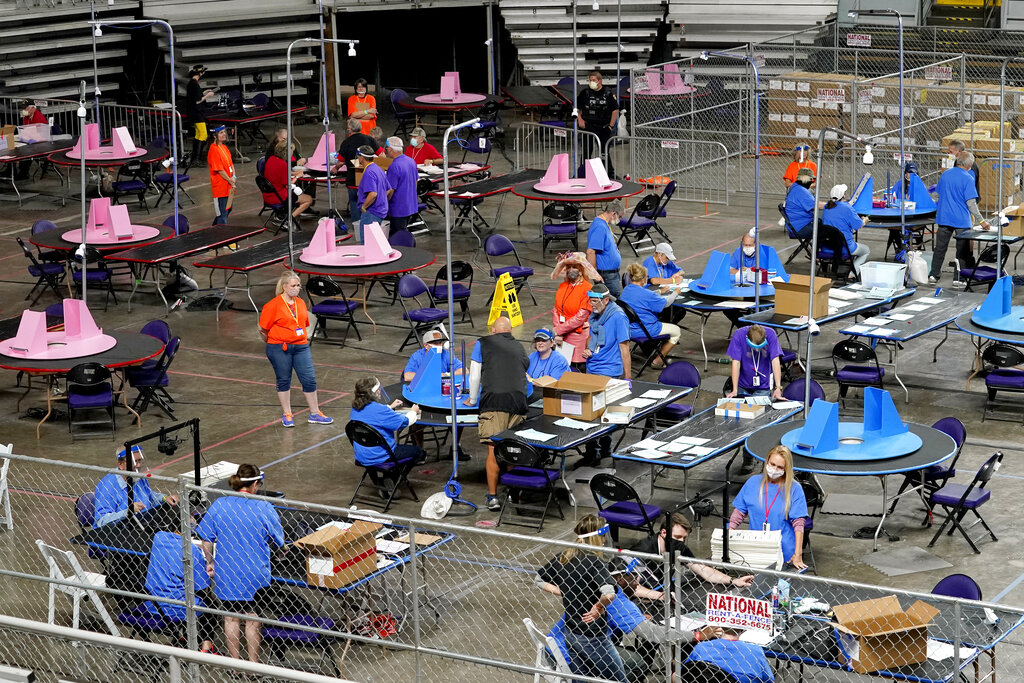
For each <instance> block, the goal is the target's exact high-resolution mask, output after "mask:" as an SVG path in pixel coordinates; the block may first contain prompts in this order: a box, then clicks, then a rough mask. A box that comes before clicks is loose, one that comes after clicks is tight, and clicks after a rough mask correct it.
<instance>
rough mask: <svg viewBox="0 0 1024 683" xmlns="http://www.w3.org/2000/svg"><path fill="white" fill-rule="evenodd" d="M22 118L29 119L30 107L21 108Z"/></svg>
mask: <svg viewBox="0 0 1024 683" xmlns="http://www.w3.org/2000/svg"><path fill="white" fill-rule="evenodd" d="M21 118H23V119H27V118H28V109H22V110H21Z"/></svg>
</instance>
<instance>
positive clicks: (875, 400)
mask: <svg viewBox="0 0 1024 683" xmlns="http://www.w3.org/2000/svg"><path fill="white" fill-rule="evenodd" d="M909 429H910V428H909V427H907V425H906V423H904V422H903V420H901V419H900V414H899V412H897V410H896V405H895V404H894V403H893V402H892V395H891V394H890V393H889V392H888V391H884V390H882V389H879V388H878V387H865V389H864V431H865V432H873V433H874V436H875V437H876V438H878V437H886V436H895V435H897V434H902V433H904V432H906V431H909Z"/></svg>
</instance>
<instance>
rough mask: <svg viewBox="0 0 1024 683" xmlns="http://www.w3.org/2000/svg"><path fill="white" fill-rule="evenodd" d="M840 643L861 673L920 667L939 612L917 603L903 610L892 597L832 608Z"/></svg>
mask: <svg viewBox="0 0 1024 683" xmlns="http://www.w3.org/2000/svg"><path fill="white" fill-rule="evenodd" d="M832 611H833V613H834V614H835V616H836V623H835V627H836V630H838V631H839V634H838V635H839V644H840V649H841V651H842V652H843V654H844V655H845V656H846V657H847V658H848V660H849V664H850V668H851V669H852V670H853V671H855V672H857V673H861V674H866V673H871V672H873V671H881V670H882V669H891V668H893V667H897V666H906V665H907V664H920V663H921V662H923V661H925V660H926V659H927V658H928V626H929V624H931V622H932V619H934V618H935V616H936V615H937V614H938V613H939V610H938V609H936V608H935V607H933V606H931V605H929V604H928V603H925V602H922V601H920V600H918V601H917V602H915V603H914V604H913V605H911V606H910V607H909V608H908V609H907V610H906V611H904V610H903V608H902V607H900V601H899V600H898V599H897V598H896V596H895V595H889V596H886V597H884V598H875V599H874V600H864V601H862V602H852V603H850V604H847V605H836V606H835V607H833V608H832Z"/></svg>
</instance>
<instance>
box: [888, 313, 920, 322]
mask: <svg viewBox="0 0 1024 683" xmlns="http://www.w3.org/2000/svg"><path fill="white" fill-rule="evenodd" d="M888 316H889V317H890V318H892V319H893V320H901V321H903V320H910V319H911V318H913V317H914V314H913V313H889V314H888Z"/></svg>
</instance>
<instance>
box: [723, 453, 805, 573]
mask: <svg viewBox="0 0 1024 683" xmlns="http://www.w3.org/2000/svg"><path fill="white" fill-rule="evenodd" d="M732 506H733V511H732V516H731V517H730V518H729V528H730V529H738V528H739V526H740V524H741V523H742V522H743V520H744V519H746V518H747V517H749V518H750V528H751V529H759V530H764V531H782V559H783V561H784V562H786V563H787V564H791V565H792V566H794V567H796V568H797V569H806V568H807V565H806V564H804V561H803V544H804V520H805V518H806V517H807V516H808V512H807V499H806V498H805V497H804V490H803V487H801V486H800V482H798V481H796V480H795V479H794V478H793V454H792V453H790V452H789V449H788V448H786V447H785V446H781V445H780V446H776V447H775V448H773V449H771V450H770V451H769V452H768V458H767V459H766V460H765V463H764V474H756V475H754V476H752V477H750V478H749V479H747V481H746V482H744V484H743V487H742V488H741V489H740V492H739V493H738V494H737V495H736V498H735V499H733V501H732Z"/></svg>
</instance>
